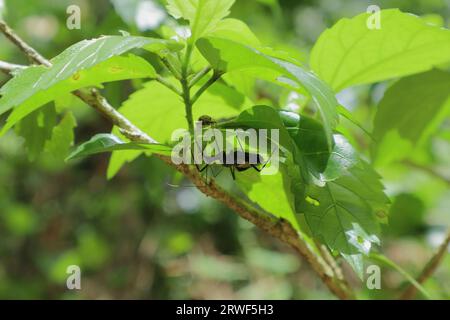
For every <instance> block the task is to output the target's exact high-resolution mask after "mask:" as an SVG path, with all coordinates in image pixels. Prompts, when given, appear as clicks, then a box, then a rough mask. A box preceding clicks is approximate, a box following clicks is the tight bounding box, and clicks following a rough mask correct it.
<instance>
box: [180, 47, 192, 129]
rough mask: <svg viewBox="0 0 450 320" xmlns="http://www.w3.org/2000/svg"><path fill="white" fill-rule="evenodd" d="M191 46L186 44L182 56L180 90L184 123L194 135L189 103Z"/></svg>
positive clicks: (190, 102)
mask: <svg viewBox="0 0 450 320" xmlns="http://www.w3.org/2000/svg"><path fill="white" fill-rule="evenodd" d="M192 49H193V47H192V44H188V45H187V47H186V53H185V56H184V60H183V63H182V66H181V80H180V82H181V88H182V91H183V95H182V96H183V102H184V106H185V113H186V121H187V123H188V127H189V132H190V134H191V135H193V134H194V119H193V116H192V105H193V103H192V101H191V88H190V87H189V81H188V76H189V63H190V61H191V54H192Z"/></svg>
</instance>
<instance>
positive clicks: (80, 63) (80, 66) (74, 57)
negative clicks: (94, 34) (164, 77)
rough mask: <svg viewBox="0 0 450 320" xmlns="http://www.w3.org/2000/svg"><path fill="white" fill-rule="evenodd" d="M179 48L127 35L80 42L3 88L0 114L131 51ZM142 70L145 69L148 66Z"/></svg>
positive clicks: (0, 91)
mask: <svg viewBox="0 0 450 320" xmlns="http://www.w3.org/2000/svg"><path fill="white" fill-rule="evenodd" d="M179 46H180V45H179V44H177V43H176V42H173V41H166V40H161V39H153V38H146V37H131V36H104V37H101V38H97V39H92V40H83V41H81V42H78V43H76V44H74V45H72V46H71V47H69V48H67V49H66V50H64V51H63V52H62V53H61V54H59V55H58V56H56V57H55V58H54V59H52V60H51V62H52V66H51V67H44V66H37V67H30V68H27V69H25V70H23V71H21V72H19V73H18V74H17V75H16V76H15V77H14V78H13V79H12V80H11V81H9V82H8V83H7V84H6V85H5V86H3V87H2V88H1V89H0V95H2V99H1V100H0V114H3V113H4V112H6V111H8V110H9V109H11V108H12V107H14V106H17V105H19V104H21V103H23V102H24V101H26V100H27V99H28V98H30V97H32V96H33V95H34V94H36V93H38V92H40V91H43V90H47V89H49V88H51V87H52V86H54V85H55V84H57V83H59V82H61V81H63V80H66V79H69V78H70V77H73V76H74V75H75V74H76V73H77V72H80V71H82V70H86V69H89V68H92V67H94V66H96V65H98V64H99V63H101V62H104V61H106V60H108V59H110V58H111V57H113V56H119V55H121V54H123V53H125V52H127V51H130V50H131V49H135V48H144V49H146V50H149V51H151V52H156V53H162V52H164V51H167V50H176V49H180V47H179ZM146 69H147V70H148V69H149V67H147V68H146Z"/></svg>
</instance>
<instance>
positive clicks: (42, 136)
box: [16, 105, 57, 161]
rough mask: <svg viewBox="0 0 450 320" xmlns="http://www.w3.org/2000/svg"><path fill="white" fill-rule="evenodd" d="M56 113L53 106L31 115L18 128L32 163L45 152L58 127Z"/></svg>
mask: <svg viewBox="0 0 450 320" xmlns="http://www.w3.org/2000/svg"><path fill="white" fill-rule="evenodd" d="M56 116H57V115H56V111H55V107H54V106H53V105H47V106H46V107H45V108H42V109H41V110H37V111H35V112H33V113H32V114H30V116H29V117H27V118H25V119H23V120H22V121H21V122H20V123H19V124H18V126H17V127H16V133H17V134H18V135H20V136H21V137H23V138H24V139H25V148H26V149H27V151H28V157H29V159H30V160H31V161H34V160H36V158H37V157H38V156H39V155H40V154H41V153H42V152H43V151H44V147H45V142H46V141H47V140H48V139H50V138H51V136H52V129H53V127H54V126H55V125H56Z"/></svg>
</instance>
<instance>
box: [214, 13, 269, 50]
mask: <svg viewBox="0 0 450 320" xmlns="http://www.w3.org/2000/svg"><path fill="white" fill-rule="evenodd" d="M210 35H211V36H213V37H218V38H223V39H228V40H232V41H235V42H239V43H243V44H246V45H249V46H252V47H259V46H260V45H261V42H260V41H259V39H258V38H257V37H256V35H255V34H254V33H253V32H252V31H251V30H250V28H249V27H248V26H247V25H246V24H245V23H244V22H242V21H241V20H238V19H231V18H228V19H224V20H222V21H219V23H217V25H216V27H215V28H214V30H213V31H212V32H211V34H210Z"/></svg>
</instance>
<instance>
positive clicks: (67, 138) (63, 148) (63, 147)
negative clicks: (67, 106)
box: [45, 112, 77, 160]
mask: <svg viewBox="0 0 450 320" xmlns="http://www.w3.org/2000/svg"><path fill="white" fill-rule="evenodd" d="M76 125H77V122H76V120H75V117H74V116H73V114H72V112H67V113H66V114H65V115H64V117H63V118H62V120H61V121H60V122H59V124H58V125H57V126H56V127H54V128H53V131H52V136H51V139H50V140H48V141H47V142H46V144H45V151H46V152H49V153H50V154H51V155H52V156H53V157H54V158H55V159H58V160H59V159H61V160H64V158H65V157H66V156H67V154H68V153H69V149H70V147H71V146H72V144H73V140H74V138H75V136H74V132H73V130H74V128H75V127H76Z"/></svg>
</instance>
